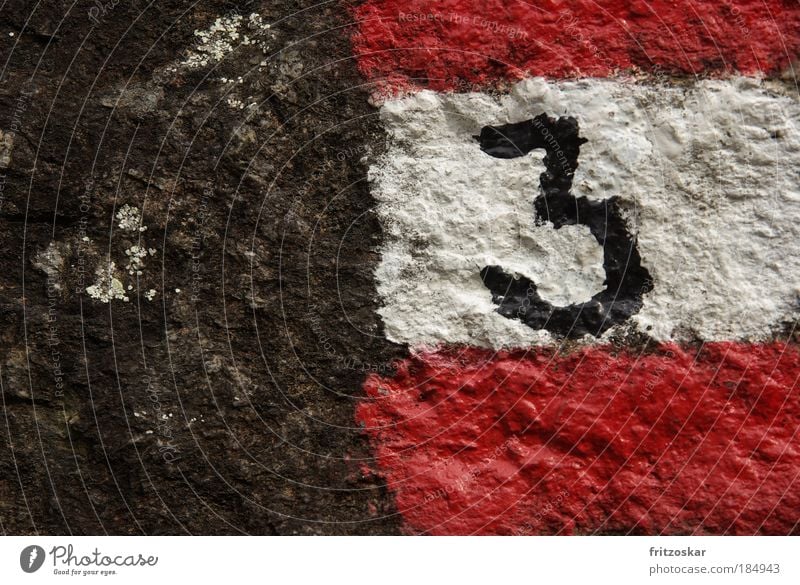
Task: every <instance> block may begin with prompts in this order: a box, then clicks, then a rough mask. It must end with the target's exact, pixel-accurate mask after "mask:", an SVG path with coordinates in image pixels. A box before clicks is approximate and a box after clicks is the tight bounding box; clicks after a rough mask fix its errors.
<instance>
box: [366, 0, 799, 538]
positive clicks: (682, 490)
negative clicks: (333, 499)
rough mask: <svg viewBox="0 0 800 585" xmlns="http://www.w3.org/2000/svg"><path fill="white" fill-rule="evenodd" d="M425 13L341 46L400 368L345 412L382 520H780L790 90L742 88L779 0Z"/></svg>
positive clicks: (591, 524) (790, 354)
mask: <svg viewBox="0 0 800 585" xmlns="http://www.w3.org/2000/svg"><path fill="white" fill-rule="evenodd" d="M427 4H428V3H422V2H416V1H412V2H404V3H402V6H401V4H400V3H397V2H389V1H372V2H365V3H364V4H362V5H361V6H360V8H358V9H357V12H356V15H357V17H358V18H359V19H360V23H359V31H358V33H357V34H356V35H355V37H354V45H355V47H356V51H357V56H358V58H359V62H360V67H361V70H362V71H363V72H364V74H365V75H366V76H367V77H369V78H370V79H372V80H374V81H375V82H376V83H377V84H378V86H379V87H380V91H381V92H382V93H383V95H384V97H385V98H387V99H385V100H384V102H383V104H382V106H381V110H380V116H381V120H382V122H383V124H384V126H385V128H386V132H387V136H388V148H387V149H386V152H385V154H384V155H383V156H382V157H381V158H379V159H377V160H375V161H374V163H373V165H372V167H371V169H370V177H369V178H370V181H371V189H372V193H373V195H374V197H375V199H376V201H377V213H378V216H379V218H380V220H381V223H382V226H383V231H384V239H383V242H382V244H381V247H380V252H381V255H382V260H381V264H380V266H379V268H378V270H377V272H376V281H377V290H378V294H379V299H378V303H379V308H378V312H379V313H380V315H381V317H382V319H383V322H384V325H385V332H386V335H387V336H388V337H389V338H390V339H392V340H394V341H396V342H399V343H403V344H406V345H407V346H408V348H409V351H410V354H411V357H410V358H409V359H408V360H406V361H405V362H404V363H402V364H400V365H399V370H398V373H397V375H395V376H391V377H385V376H384V377H381V376H377V375H375V376H372V377H370V378H369V379H368V380H367V382H366V386H365V389H366V393H367V396H368V399H367V400H365V401H364V402H363V403H362V405H361V406H360V407H359V409H358V412H357V418H358V420H359V422H361V423H363V424H364V425H365V427H366V430H367V432H368V433H369V435H370V437H371V441H372V444H373V446H374V448H375V451H376V456H377V463H378V467H379V471H380V472H381V473H382V474H383V475H384V476H385V477H386V479H387V482H388V484H389V487H390V488H391V489H392V490H393V491H394V493H395V494H396V498H397V503H398V508H399V510H400V512H401V513H402V514H403V517H404V519H405V522H406V527H407V529H408V530H409V531H410V532H417V531H419V532H430V533H439V534H453V533H455V534H469V533H489V534H515V533H516V534H539V533H573V532H578V533H591V532H598V531H599V532H632V533H650V534H658V533H668V534H683V533H692V532H698V533H710V534H723V533H737V534H745V533H769V534H789V533H797V532H798V531H800V501H798V496H797V495H796V494H797V493H798V489H797V487H798V485H797V483H798V480H800V436H798V432H797V431H798V430H800V416H798V414H800V413H798V412H797V402H798V401H797V398H798V389H797V379H798V375H800V353H798V349H797V346H796V345H795V344H794V343H792V342H787V339H790V338H791V337H792V335H793V331H794V325H795V322H796V320H797V315H798V308H799V305H798V299H799V298H800V129H798V127H797V126H798V123H800V102H798V95H797V89H796V87H793V86H792V85H791V84H788V83H785V82H781V81H778V80H775V79H770V78H768V79H763V78H761V77H760V76H757V75H756V74H759V73H765V74H776V72H781V71H785V70H786V69H787V68H788V67H790V63H791V62H792V59H793V58H794V57H795V56H796V55H797V53H798V49H800V8H798V6H797V5H792V4H789V3H786V2H775V1H769V2H748V1H744V0H742V1H736V2H723V3H717V2H707V1H702V2H701V1H695V2H678V3H675V2H650V3H638V2H625V3H622V2H605V3H600V4H601V6H600V10H598V9H597V6H596V5H595V3H583V2H577V3H571V4H570V9H569V10H567V9H565V8H559V7H561V6H562V4H561V3H557V2H538V3H530V2H529V3H522V2H519V3H517V2H512V3H500V2H498V3H492V2H489V3H488V4H489V5H490V6H488V9H487V6H486V4H487V3H486V2H481V3H478V2H473V1H463V0H462V1H445V2H441V3H437V4H436V7H435V12H432V10H433V9H432V8H430V6H428V5H427ZM495 4H496V5H495ZM691 14H695V15H696V18H693V17H691ZM726 14H727V15H728V16H729V18H727V19H726V18H723V17H724V16H725V15H726ZM423 15H424V18H423ZM481 15H491V18H493V19H494V20H492V21H491V23H490V22H489V21H488V20H486V19H488V18H489V16H481ZM476 18H477V19H478V20H476ZM480 18H483V19H484V21H486V22H485V23H484V24H481V22H484V21H482V20H480ZM487 23H488V24H487ZM492 23H494V24H492ZM512 25H513V26H515V27H516V28H515V29H513V30H514V31H515V32H514V34H511V33H512V29H511V28H509V27H512ZM501 31H504V32H503V34H500V32H501ZM468 33H469V34H468ZM577 35H580V38H578V36H577ZM748 35H750V36H753V37H754V38H752V39H751V40H748ZM743 39H744V40H743ZM637 67H638V68H639V69H638V73H637V76H636V77H634V76H630V75H629V76H622V75H618V74H617V72H618V71H619V70H625V69H630V68H637ZM675 72H683V73H703V74H704V75H707V76H708V77H709V78H707V79H702V80H697V79H694V80H693V79H687V78H686V77H685V76H684V77H683V78H673V77H671V76H670V75H667V73H670V74H671V73H675ZM612 74H614V75H612ZM567 75H569V76H573V75H579V76H581V78H580V79H564V77H565V76H567ZM743 75H744V76H743ZM587 76H591V77H587ZM462 82H466V83H467V85H464V84H463V83H462ZM475 83H477V84H479V85H481V86H484V85H485V86H504V88H505V89H504V91H500V92H497V91H478V90H477V86H475V85H473V84H475ZM465 88H466V89H468V90H469V91H464V89H465ZM453 90H455V91H453ZM624 340H632V341H628V342H626V341H624ZM645 340H646V341H645Z"/></svg>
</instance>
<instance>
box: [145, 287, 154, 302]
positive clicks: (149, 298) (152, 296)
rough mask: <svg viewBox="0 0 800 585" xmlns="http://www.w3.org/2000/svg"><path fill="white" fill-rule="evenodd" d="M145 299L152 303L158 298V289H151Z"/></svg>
mask: <svg viewBox="0 0 800 585" xmlns="http://www.w3.org/2000/svg"><path fill="white" fill-rule="evenodd" d="M144 298H146V299H147V300H148V301H152V300H153V299H154V298H156V289H154V288H151V289H150V290H149V291H147V292H146V293H144Z"/></svg>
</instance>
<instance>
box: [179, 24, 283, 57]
mask: <svg viewBox="0 0 800 585" xmlns="http://www.w3.org/2000/svg"><path fill="white" fill-rule="evenodd" d="M269 28H270V25H269V24H267V23H265V22H264V20H263V19H262V18H261V15H259V14H256V13H253V14H251V15H250V16H248V17H243V16H242V15H240V14H230V15H227V16H221V17H219V18H217V19H216V20H215V21H214V23H213V24H212V25H211V26H210V27H209V28H208V29H207V30H204V31H200V30H196V31H194V34H195V37H197V39H198V43H197V45H196V46H195V47H194V49H192V50H191V51H189V52H188V54H187V56H186V58H185V59H184V60H183V61H182V62H181V63H180V65H183V66H186V67H189V68H191V69H196V68H198V67H205V66H206V65H213V64H215V63H219V62H220V61H222V60H223V59H224V58H225V57H226V56H227V55H229V54H230V53H232V52H233V51H235V50H236V49H237V48H238V47H240V46H249V45H256V46H258V47H259V48H261V50H262V51H263V52H264V53H265V54H266V53H267V51H268V40H269V39H270V38H271V36H273V35H272V34H271V33H270V31H269Z"/></svg>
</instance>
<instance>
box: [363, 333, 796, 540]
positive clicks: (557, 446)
mask: <svg viewBox="0 0 800 585" xmlns="http://www.w3.org/2000/svg"><path fill="white" fill-rule="evenodd" d="M798 375H800V352H798V348H797V347H796V346H794V345H785V344H780V343H773V344H767V345H747V344H735V343H715V344H707V345H705V346H704V347H703V348H702V349H701V350H699V351H696V350H689V349H682V348H680V347H677V346H673V345H665V346H662V347H660V348H659V350H658V351H657V352H656V353H650V354H647V355H634V354H632V353H628V352H623V353H619V354H614V353H613V350H612V349H610V348H609V347H603V348H593V349H585V350H581V351H579V352H576V353H572V354H569V355H555V354H553V353H552V352H551V351H549V350H546V351H542V350H539V351H528V352H525V351H516V352H511V353H493V352H491V351H488V350H481V349H448V350H442V351H440V352H437V353H426V354H421V355H417V356H415V357H412V358H410V359H408V360H406V361H405V362H403V363H401V364H400V365H399V369H398V372H397V374H396V375H395V376H394V377H392V378H381V377H379V376H372V377H370V378H369V379H368V380H367V382H366V391H367V394H368V396H369V400H366V401H365V402H363V403H362V404H361V405H360V406H359V408H358V411H357V417H358V420H359V421H360V422H361V423H362V424H364V425H365V427H366V431H367V433H368V434H369V436H370V438H371V441H372V443H373V445H374V448H375V450H376V453H377V457H378V466H379V468H380V472H381V473H382V474H383V475H384V476H385V477H386V479H387V482H388V485H389V487H390V488H391V489H392V490H394V492H395V493H396V497H397V505H398V509H399V510H400V511H401V513H402V514H403V516H404V519H405V522H406V527H407V530H408V531H409V532H426V533H432V534H472V533H479V534H527V533H530V534H551V533H562V534H565V533H567V534H569V533H594V532H601V533H617V532H623V533H628V532H632V533H645V534H659V533H664V534H686V533H710V534H728V533H731V534H755V533H765V534H790V533H794V534H797V533H800V524H799V523H800V475H799V474H800V400H799V398H800V396H798V394H799V392H798V388H797V381H798Z"/></svg>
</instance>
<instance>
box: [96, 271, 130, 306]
mask: <svg viewBox="0 0 800 585" xmlns="http://www.w3.org/2000/svg"><path fill="white" fill-rule="evenodd" d="M116 269H117V266H116V264H115V263H114V262H110V263H109V264H108V266H106V267H100V268H98V269H97V272H96V273H95V274H96V276H97V281H96V282H95V283H94V284H93V285H91V286H89V287H87V288H86V292H87V294H88V295H89V296H90V297H92V298H93V299H95V300H98V301H100V302H101V303H109V302H111V301H112V300H114V299H119V300H122V301H125V302H128V301H129V300H130V299H129V298H128V296H127V295H126V294H125V286H124V285H123V284H122V281H120V280H119V279H118V278H117V277H116V276H114V273H115V272H116Z"/></svg>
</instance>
